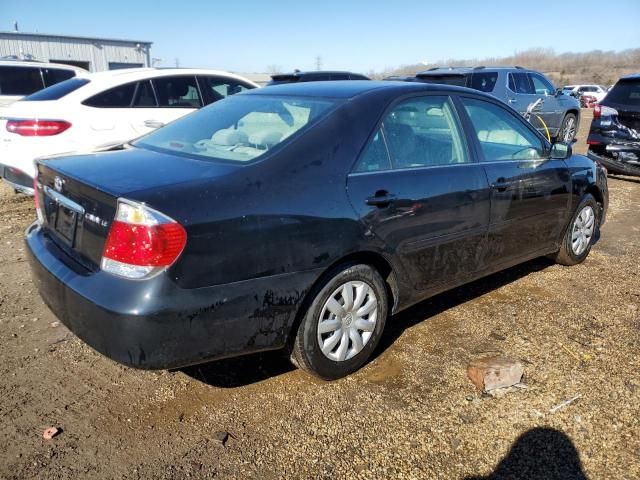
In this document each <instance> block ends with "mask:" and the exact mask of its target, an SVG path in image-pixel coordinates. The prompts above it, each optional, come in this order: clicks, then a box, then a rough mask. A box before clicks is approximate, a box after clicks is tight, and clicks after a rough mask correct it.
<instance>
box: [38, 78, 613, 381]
mask: <svg viewBox="0 0 640 480" xmlns="http://www.w3.org/2000/svg"><path fill="white" fill-rule="evenodd" d="M37 170H38V174H37V178H36V181H35V186H34V188H35V191H36V195H35V198H36V207H37V213H38V221H37V222H36V223H34V224H33V225H32V226H31V227H30V228H29V229H28V231H27V235H26V243H27V246H28V251H29V252H30V260H31V267H32V270H33V276H34V278H35V279H36V281H37V285H38V288H39V291H40V294H41V296H42V298H43V299H44V300H45V302H46V303H47V304H48V305H49V307H50V308H51V310H52V311H53V312H54V313H55V314H56V315H57V316H58V317H59V318H60V319H61V320H62V322H63V323H64V324H65V325H67V326H68V327H69V328H70V329H71V330H72V331H74V332H75V333H76V334H77V335H78V336H79V337H80V338H82V339H83V340H84V341H86V342H87V343H88V344H89V345H91V346H92V347H93V348H95V349H96V350H98V351H99V352H101V353H103V354H105V355H107V356H108V357H111V358H112V359H115V360H117V361H119V362H122V363H124V364H127V365H131V366H135V367H140V368H150V369H152V368H175V367H180V366H186V365H189V364H194V363H198V362H203V361H207V360H211V359H216V358H222V357H228V356H232V355H240V354H245V353H249V352H256V351H261V350H271V349H285V351H287V352H289V353H290V355H291V359H292V360H293V362H294V363H295V364H296V365H298V366H300V367H301V368H304V369H306V370H308V371H310V372H313V373H315V374H317V375H319V376H320V377H323V378H327V379H332V378H338V377H341V376H344V375H347V374H349V373H351V372H353V371H355V370H356V369H358V368H359V367H360V366H362V365H363V364H364V363H365V362H366V360H367V359H368V358H369V357H370V355H371V353H372V351H373V350H374V349H375V347H376V345H377V343H378V341H379V340H380V336H381V335H382V333H383V329H384V326H385V323H386V322H387V321H388V319H389V317H390V315H391V314H393V313H396V312H398V311H400V310H402V309H405V308H407V307H408V306H410V305H412V304H415V303H416V302H419V301H421V300H423V299H425V298H427V297H429V296H432V295H434V294H436V293H438V292H441V291H443V290H446V289H450V288H452V287H455V286H457V285H461V284H463V283H466V282H469V281H471V280H474V279H477V278H479V277H482V276H485V275H488V274H490V273H492V272H495V271H498V270H500V269H504V268H507V267H510V266H512V265H515V264H517V263H520V262H524V261H526V260H529V259H532V258H534V257H538V256H542V255H551V256H552V257H553V258H555V259H556V260H557V261H558V262H559V263H561V264H563V265H574V264H577V263H579V262H582V261H583V260H584V259H585V258H586V256H587V255H588V254H589V251H590V249H591V246H592V244H593V242H594V240H595V239H596V238H597V235H598V228H599V226H600V225H601V224H602V223H603V222H604V219H605V214H606V210H607V203H608V191H607V183H606V176H605V171H604V169H602V168H601V167H599V166H598V165H597V164H596V163H595V162H593V161H592V160H590V159H588V158H586V157H583V156H578V155H572V153H571V147H570V146H568V145H564V144H554V145H551V144H549V143H547V141H546V140H545V139H544V138H543V137H542V136H540V135H539V134H538V132H537V131H536V130H535V129H534V128H533V127H531V126H530V125H529V124H528V123H526V121H525V120H523V118H522V117H521V116H520V115H518V114H517V113H516V112H515V111H514V110H512V109H510V108H509V107H508V106H505V105H504V104H503V103H501V102H500V101H499V100H497V99H494V98H493V97H490V96H488V95H486V94H483V93H480V92H477V91H475V90H468V89H464V88H458V87H450V86H445V85H426V84H421V83H406V82H371V81H345V82H318V83H305V84H294V85H282V86H276V87H270V88H268V89H256V90H252V91H250V92H246V93H242V94H240V95H234V96H233V97H230V98H228V99H226V100H223V101H220V102H216V103H215V104H213V105H211V106H209V107H207V108H204V109H202V110H200V111H198V112H195V113H193V114H191V115H189V116H187V117H184V118H182V119H180V120H178V121H176V122H174V123H172V124H170V125H168V126H166V127H164V128H161V129H159V130H157V131H155V132H153V133H151V134H149V135H147V136H145V137H142V138H141V139H139V140H137V141H135V142H133V144H131V145H124V146H121V147H119V148H117V149H114V151H109V152H99V153H94V154H90V155H78V156H68V157H59V158H54V159H47V160H42V161H40V162H39V163H38V164H37ZM389 321H391V320H389Z"/></svg>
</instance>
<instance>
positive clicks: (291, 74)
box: [271, 70, 362, 78]
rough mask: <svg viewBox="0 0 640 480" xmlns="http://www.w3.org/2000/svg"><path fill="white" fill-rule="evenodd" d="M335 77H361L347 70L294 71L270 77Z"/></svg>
mask: <svg viewBox="0 0 640 480" xmlns="http://www.w3.org/2000/svg"><path fill="white" fill-rule="evenodd" d="M327 74H328V75H335V74H343V75H362V74H360V73H355V72H349V71H347V70H308V71H305V72H301V71H294V72H289V73H276V74H275V75H271V78H278V77H302V76H304V75H327Z"/></svg>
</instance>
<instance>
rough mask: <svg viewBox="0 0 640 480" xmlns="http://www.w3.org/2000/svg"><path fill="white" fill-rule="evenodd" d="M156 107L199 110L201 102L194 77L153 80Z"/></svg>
mask: <svg viewBox="0 0 640 480" xmlns="http://www.w3.org/2000/svg"><path fill="white" fill-rule="evenodd" d="M153 86H154V88H155V90H156V95H157V96H158V105H160V106H161V107H171V108H200V107H201V106H202V101H201V99H200V91H199V90H198V83H197V82H196V77H194V76H191V75H189V76H176V77H160V78H154V79H153Z"/></svg>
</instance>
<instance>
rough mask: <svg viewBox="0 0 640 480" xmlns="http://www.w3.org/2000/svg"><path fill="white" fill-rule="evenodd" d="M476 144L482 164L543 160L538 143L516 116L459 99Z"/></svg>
mask: <svg viewBox="0 0 640 480" xmlns="http://www.w3.org/2000/svg"><path fill="white" fill-rule="evenodd" d="M462 103H463V104H464V107H465V110H466V111H467V114H468V115H469V118H470V119H471V123H472V124H473V128H474V130H475V133H476V135H477V137H478V141H479V142H480V147H481V148H482V153H483V154H484V161H486V162H493V161H502V160H537V159H541V158H544V157H545V146H544V143H543V142H542V140H540V138H538V136H537V135H536V134H535V133H533V132H532V131H531V130H530V129H529V128H527V126H526V125H525V124H524V123H523V121H522V120H520V119H519V118H518V117H516V116H515V115H513V114H512V113H510V112H509V111H508V110H506V109H504V108H502V107H500V106H498V105H496V104H494V103H491V102H486V101H484V100H478V99H473V98H463V99H462Z"/></svg>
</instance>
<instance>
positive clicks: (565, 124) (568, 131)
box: [556, 113, 578, 143]
mask: <svg viewBox="0 0 640 480" xmlns="http://www.w3.org/2000/svg"><path fill="white" fill-rule="evenodd" d="M577 126H578V120H577V117H576V116H575V114H573V113H567V114H566V115H565V116H564V119H563V120H562V125H561V126H560V130H558V136H557V137H556V139H557V140H558V141H559V142H564V143H571V142H573V139H574V138H576V133H577V130H578V129H577ZM567 137H570V138H567Z"/></svg>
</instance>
